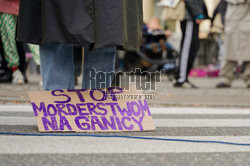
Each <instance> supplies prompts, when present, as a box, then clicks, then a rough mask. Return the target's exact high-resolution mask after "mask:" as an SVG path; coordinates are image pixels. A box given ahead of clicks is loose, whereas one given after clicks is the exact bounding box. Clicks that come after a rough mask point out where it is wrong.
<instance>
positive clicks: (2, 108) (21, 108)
mask: <svg viewBox="0 0 250 166" xmlns="http://www.w3.org/2000/svg"><path fill="white" fill-rule="evenodd" d="M0 112H33V110H32V106H31V105H27V104H26V105H0Z"/></svg>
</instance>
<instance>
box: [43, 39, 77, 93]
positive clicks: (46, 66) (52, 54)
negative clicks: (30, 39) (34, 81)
mask: <svg viewBox="0 0 250 166" xmlns="http://www.w3.org/2000/svg"><path fill="white" fill-rule="evenodd" d="M40 56H41V73H42V79H43V89H44V90H56V89H74V60H73V47H72V45H71V44H56V43H49V44H44V45H41V46H40Z"/></svg>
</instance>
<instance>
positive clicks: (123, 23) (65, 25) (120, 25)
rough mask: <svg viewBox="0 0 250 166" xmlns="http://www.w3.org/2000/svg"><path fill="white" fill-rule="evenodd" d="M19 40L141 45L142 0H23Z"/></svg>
mask: <svg viewBox="0 0 250 166" xmlns="http://www.w3.org/2000/svg"><path fill="white" fill-rule="evenodd" d="M19 13H20V14H19V26H18V27H19V28H18V40H19V41H23V42H28V43H34V44H43V43H50V42H52V43H54V42H56V43H72V44H81V45H82V44H84V43H93V44H94V48H95V49H98V48H105V47H110V46H118V47H122V48H124V49H127V50H136V49H138V48H139V46H140V43H141V36H142V23H143V20H142V18H143V17H142V0H20V12H19Z"/></svg>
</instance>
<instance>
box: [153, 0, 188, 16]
mask: <svg viewBox="0 0 250 166" xmlns="http://www.w3.org/2000/svg"><path fill="white" fill-rule="evenodd" d="M157 6H163V7H164V9H163V11H162V15H161V19H162V20H164V21H166V20H174V21H182V20H184V18H185V14H186V5H185V2H184V0H161V1H160V2H159V3H158V4H157Z"/></svg>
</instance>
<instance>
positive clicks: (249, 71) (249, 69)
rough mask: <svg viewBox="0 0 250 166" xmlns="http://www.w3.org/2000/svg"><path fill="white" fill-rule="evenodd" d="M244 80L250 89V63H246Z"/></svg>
mask: <svg viewBox="0 0 250 166" xmlns="http://www.w3.org/2000/svg"><path fill="white" fill-rule="evenodd" d="M243 79H244V81H245V83H246V85H247V87H248V88H250V62H249V61H248V62H245V69H244V73H243Z"/></svg>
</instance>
